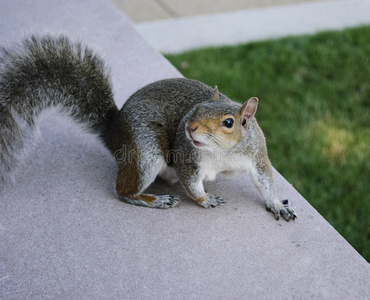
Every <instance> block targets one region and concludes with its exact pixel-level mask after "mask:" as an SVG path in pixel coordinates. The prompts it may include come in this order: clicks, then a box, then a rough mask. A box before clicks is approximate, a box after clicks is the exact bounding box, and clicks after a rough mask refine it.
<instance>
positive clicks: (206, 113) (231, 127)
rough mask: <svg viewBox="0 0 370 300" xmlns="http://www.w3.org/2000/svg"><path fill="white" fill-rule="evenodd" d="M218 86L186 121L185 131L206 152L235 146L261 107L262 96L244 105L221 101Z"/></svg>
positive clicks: (225, 149)
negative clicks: (259, 106)
mask: <svg viewBox="0 0 370 300" xmlns="http://www.w3.org/2000/svg"><path fill="white" fill-rule="evenodd" d="M215 93H217V94H218V90H217V87H216V88H215V90H214V92H213V94H212V101H211V102H206V103H200V104H198V105H197V106H196V107H195V108H194V110H193V113H192V114H191V116H190V118H189V119H188V121H187V122H186V124H185V133H186V136H187V138H188V139H189V140H190V141H191V142H192V144H193V145H194V147H196V148H198V149H200V150H204V151H211V152H213V151H215V150H223V151H227V150H230V149H231V148H234V147H235V146H236V145H238V144H239V142H240V141H241V140H242V138H243V131H245V130H246V129H247V128H248V125H249V123H250V120H251V119H252V118H253V117H254V114H255V113H256V110H257V105H258V99H257V98H255V97H254V98H251V99H249V100H248V101H247V102H245V103H244V104H243V105H242V106H241V107H240V106H239V105H237V104H233V103H225V102H221V101H218V100H219V99H218V96H215V95H214V94H215Z"/></svg>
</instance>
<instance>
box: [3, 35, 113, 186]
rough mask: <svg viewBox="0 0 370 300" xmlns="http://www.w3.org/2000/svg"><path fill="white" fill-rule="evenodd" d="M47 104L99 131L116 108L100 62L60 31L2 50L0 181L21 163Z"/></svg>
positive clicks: (25, 40) (28, 39)
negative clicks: (60, 33) (54, 34)
mask: <svg viewBox="0 0 370 300" xmlns="http://www.w3.org/2000/svg"><path fill="white" fill-rule="evenodd" d="M52 107H56V108H58V109H59V110H60V111H61V112H63V113H65V114H67V115H70V116H71V117H73V118H74V119H75V120H76V121H78V122H79V123H80V124H82V125H83V126H84V127H85V128H86V129H88V130H90V131H92V132H95V133H98V134H102V133H103V132H104V129H105V127H106V122H107V119H108V117H109V115H110V114H112V113H111V112H112V111H114V110H117V108H116V107H115V104H114V102H113V95H112V90H111V84H110V78H109V72H108V70H107V69H106V68H105V66H104V63H103V61H102V60H101V59H100V58H99V57H98V56H97V55H95V54H93V53H92V51H91V50H90V49H89V48H87V47H84V46H83V45H82V44H81V43H72V42H71V41H70V40H69V39H68V38H67V37H66V36H63V35H61V36H58V37H52V36H43V37H37V36H34V35H33V36H31V37H29V38H27V39H24V40H23V42H22V43H21V44H19V45H16V46H13V47H12V48H1V49H0V116H1V119H0V185H2V184H4V181H5V179H6V177H9V175H11V174H12V172H13V171H14V170H16V169H17V168H18V167H19V166H21V164H22V162H23V160H24V157H25V156H26V153H27V152H28V149H29V148H30V147H31V146H32V144H33V143H34V141H35V136H37V132H38V129H37V120H38V117H39V115H40V113H41V112H43V111H44V110H45V109H48V108H52ZM117 111H118V110H117Z"/></svg>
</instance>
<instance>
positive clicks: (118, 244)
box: [0, 0, 370, 299]
mask: <svg viewBox="0 0 370 300" xmlns="http://www.w3.org/2000/svg"><path fill="white" fill-rule="evenodd" d="M34 31H38V32H45V31H48V32H64V33H67V34H68V35H69V36H71V37H74V38H82V39H83V40H84V41H86V42H87V43H88V44H90V45H91V46H92V47H94V48H95V49H97V50H98V51H99V52H100V53H101V54H102V55H103V56H104V57H105V59H106V61H107V62H108V63H109V64H110V65H111V66H112V72H113V83H114V86H115V95H116V101H117V103H118V105H122V103H123V102H124V100H125V99H126V98H127V97H128V96H129V95H130V94H131V93H132V92H134V91H135V90H137V89H138V88H140V87H141V86H143V85H145V84H147V83H150V82H152V81H154V80H158V79H161V78H166V77H174V76H180V74H179V73H178V72H177V71H176V70H175V69H174V68H173V67H172V66H171V65H170V64H169V63H168V62H167V61H166V60H165V59H164V58H163V57H162V56H161V55H159V54H158V53H157V52H156V51H154V50H153V49H152V48H151V47H150V46H149V45H148V44H147V42H146V41H145V40H143V39H142V38H141V37H140V35H138V34H137V33H136V32H135V30H134V29H133V27H132V26H131V25H130V23H129V22H128V21H127V19H126V18H125V16H123V15H122V14H121V13H120V12H119V11H118V10H116V9H115V8H114V6H113V5H111V3H110V2H108V1H107V0H90V1H88V0H80V1H73V0H65V1H57V0H51V1H42V0H37V1H36V0H35V1H32V2H30V1H28V0H19V1H12V0H2V1H1V2H0V40H1V44H9V43H12V42H15V41H19V40H20V39H21V38H22V36H24V34H25V33H28V32H34ZM219 89H220V91H221V92H222V87H221V86H220V87H219ZM257 114H258V112H257ZM40 131H41V139H40V141H39V143H38V144H37V146H36V148H35V149H34V151H33V152H32V153H31V155H30V159H29V160H28V162H27V164H26V165H25V166H24V168H22V169H21V170H20V172H19V175H18V177H17V183H16V184H15V185H14V186H8V187H7V188H6V189H5V190H1V191H0V299H308V298H314V299H368V298H369V295H370V286H369V282H370V267H369V264H368V263H367V262H366V261H365V260H364V259H363V258H362V257H361V256H360V255H359V254H358V253H357V252H356V251H355V250H354V249H353V248H352V247H351V246H350V245H349V244H348V243H347V242H346V241H345V240H344V239H343V238H342V237H341V236H340V235H339V234H338V233H337V232H336V231H335V230H334V229H333V228H332V227H331V226H330V225H329V224H328V223H327V222H326V221H325V220H324V219H323V218H322V217H321V216H320V215H319V214H318V213H317V212H316V211H315V209H313V208H312V207H311V206H310V205H309V204H308V202H307V201H306V200H305V199H304V198H302V197H301V196H300V194H299V193H298V192H297V191H295V190H294V189H293V188H292V187H291V185H290V184H289V183H288V182H287V181H286V180H285V179H284V178H282V177H281V176H280V175H279V174H278V173H277V172H276V173H275V180H276V184H277V188H278V194H279V197H280V198H281V199H285V198H289V199H290V200H291V202H292V203H293V206H294V207H295V209H296V211H297V213H298V217H299V218H298V219H297V220H296V221H295V222H290V223H287V222H285V221H275V220H274V218H273V216H272V214H271V213H269V212H267V211H266V210H265V209H264V201H263V200H262V199H261V197H260V196H259V194H258V193H257V191H256V189H255V188H254V187H253V185H252V184H251V182H250V180H249V178H248V176H240V177H238V178H236V179H233V180H226V179H223V178H219V179H218V180H217V181H216V182H213V183H209V184H207V189H208V190H211V191H213V192H214V193H216V194H219V195H220V196H223V197H224V198H226V199H227V200H228V202H227V204H226V205H224V206H222V207H218V208H216V209H212V210H206V209H203V208H201V207H199V206H197V205H196V204H195V203H193V202H191V201H190V200H189V199H188V198H187V197H186V196H185V195H184V191H183V190H182V188H181V187H180V186H179V185H175V186H173V187H169V186H167V185H165V184H164V183H163V182H158V183H156V184H155V185H154V186H153V187H152V188H151V189H152V190H153V191H154V192H155V191H156V192H159V191H160V192H164V193H165V192H169V191H171V192H172V193H177V194H179V195H180V196H182V198H183V201H182V203H181V204H180V205H179V206H178V207H176V208H173V209H169V210H155V209H146V208H142V207H137V206H133V205H128V204H124V203H121V202H119V201H117V199H116V198H115V197H114V194H113V184H112V183H113V181H114V178H115V172H116V165H115V162H114V160H113V158H112V157H111V156H110V154H109V153H108V151H107V150H106V149H104V148H103V147H102V145H101V144H100V143H99V142H98V140H97V139H96V138H95V137H94V136H92V135H90V134H87V133H85V132H83V131H81V130H80V129H79V128H78V127H77V126H76V125H74V124H73V123H72V122H70V120H68V119H66V118H61V117H57V115H56V114H55V113H50V114H48V115H46V116H45V117H44V118H43V120H42V122H41V129H40Z"/></svg>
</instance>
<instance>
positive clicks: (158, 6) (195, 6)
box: [111, 0, 333, 22]
mask: <svg viewBox="0 0 370 300" xmlns="http://www.w3.org/2000/svg"><path fill="white" fill-rule="evenodd" d="M111 1H112V2H113V3H114V5H115V6H116V7H117V8H118V9H120V10H122V11H123V12H124V13H125V14H126V15H127V16H128V17H129V18H130V20H131V21H132V22H142V21H153V20H160V19H171V18H179V17H187V16H197V15H208V14H214V13H220V12H226V11H237V10H244V9H251V8H257V7H267V6H276V5H284V4H292V3H301V2H309V1H320V0H233V1H230V0H217V1H214V0H201V1H200V0H111ZM326 1H333V0H326Z"/></svg>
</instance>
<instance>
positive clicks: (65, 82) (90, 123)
mask: <svg viewBox="0 0 370 300" xmlns="http://www.w3.org/2000/svg"><path fill="white" fill-rule="evenodd" d="M257 104H258V99H257V98H251V99H249V100H248V101H247V102H245V103H244V104H243V105H240V104H238V103H235V102H233V101H231V100H230V99H229V98H227V97H226V96H225V95H223V94H221V93H219V91H218V89H217V87H216V88H214V89H213V88H211V87H209V86H207V85H205V84H203V83H201V82H199V81H196V80H191V79H184V78H175V79H165V80H160V81H157V82H154V83H152V84H149V85H147V86H145V87H143V88H141V89H140V90H138V91H137V92H135V93H134V94H133V95H132V96H131V97H130V98H129V99H128V100H127V101H126V103H125V104H124V106H123V107H122V109H121V110H119V109H118V108H117V106H116V105H115V103H114V100H113V93H112V86H111V81H110V74H109V71H108V69H107V68H106V67H105V65H104V62H103V60H102V59H101V58H100V57H99V56H98V55H96V54H94V53H93V51H91V50H90V49H89V48H88V47H85V46H83V45H82V44H81V43H80V42H71V41H70V40H69V39H68V37H66V36H65V35H59V36H55V37H54V36H51V35H46V36H41V37H40V36H36V35H32V36H30V37H29V38H26V39H24V40H23V42H22V43H21V44H19V45H17V46H15V47H13V48H1V52H0V116H1V118H0V185H3V184H4V182H5V179H6V177H7V176H8V174H11V172H12V171H13V170H14V169H16V168H17V167H18V166H20V165H21V164H22V162H23V159H22V157H23V156H24V155H23V153H24V152H25V150H26V149H27V148H28V145H30V144H32V141H33V139H34V133H35V131H36V126H37V118H38V116H39V115H40V113H41V112H42V111H43V110H45V109H47V108H51V107H57V108H58V109H59V110H60V111H61V112H63V113H66V114H68V115H69V116H71V117H72V118H73V119H74V120H76V121H77V122H78V123H80V124H82V125H83V126H84V127H85V128H87V129H88V130H90V131H92V132H94V133H96V134H97V135H98V136H99V138H100V139H101V140H102V141H103V143H104V145H105V146H106V147H107V148H108V149H109V150H110V152H111V153H112V154H113V155H115V157H116V160H117V162H118V173H117V177H116V182H115V191H116V194H117V195H118V197H119V199H120V200H122V201H124V202H128V203H131V204H135V205H141V206H146V207H156V208H169V207H174V206H175V205H177V204H178V203H179V201H180V199H179V197H178V196H170V195H152V194H146V193H145V190H146V189H147V188H148V187H149V185H150V184H151V183H152V182H153V181H154V180H155V179H156V177H157V176H160V177H163V178H165V179H167V180H169V181H171V182H174V181H176V180H179V181H180V182H181V184H182V185H183V187H184V188H185V190H186V191H187V193H188V195H189V196H190V197H191V198H192V199H193V200H195V201H196V202H197V203H198V204H199V205H201V206H203V207H205V208H209V207H215V206H218V205H220V204H222V203H224V200H223V199H222V198H220V197H218V196H216V195H213V194H209V193H207V192H206V191H205V190H204V187H203V181H204V180H214V179H215V177H216V174H218V173H221V174H224V175H227V176H235V175H238V174H240V173H242V172H245V171H247V172H248V173H249V174H250V175H251V177H252V179H253V182H254V183H255V185H256V187H257V189H258V190H259V192H260V193H261V194H262V196H263V197H264V198H265V200H266V206H267V209H268V210H270V211H272V212H273V213H274V214H275V217H276V219H279V217H280V216H283V217H284V219H285V220H287V221H289V220H291V219H292V220H294V219H295V218H296V214H295V212H294V210H293V209H292V208H291V206H290V204H289V202H288V201H287V200H285V201H283V202H280V201H279V200H278V198H277V195H276V191H275V184H274V179H273V173H272V166H271V163H270V161H269V159H268V155H267V148H266V141H265V137H264V135H263V133H262V131H261V129H260V127H259V126H258V124H257V121H256V119H255V118H254V115H255V113H256V110H257Z"/></svg>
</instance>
